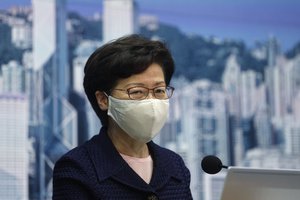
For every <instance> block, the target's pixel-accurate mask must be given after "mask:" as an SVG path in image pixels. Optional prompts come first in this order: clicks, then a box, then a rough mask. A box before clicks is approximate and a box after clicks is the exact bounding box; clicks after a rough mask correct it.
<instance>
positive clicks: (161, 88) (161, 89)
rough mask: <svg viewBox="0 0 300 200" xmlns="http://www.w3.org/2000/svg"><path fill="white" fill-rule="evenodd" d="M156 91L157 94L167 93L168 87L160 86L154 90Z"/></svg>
mask: <svg viewBox="0 0 300 200" xmlns="http://www.w3.org/2000/svg"><path fill="white" fill-rule="evenodd" d="M154 92H155V93H156V94H165V93H166V88H164V87H159V88H156V89H155V90H154Z"/></svg>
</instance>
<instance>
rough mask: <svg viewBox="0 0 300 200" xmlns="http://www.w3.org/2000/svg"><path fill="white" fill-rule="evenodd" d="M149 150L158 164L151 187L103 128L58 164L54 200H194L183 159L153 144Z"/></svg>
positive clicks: (54, 184) (54, 175) (155, 164)
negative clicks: (116, 147)
mask: <svg viewBox="0 0 300 200" xmlns="http://www.w3.org/2000/svg"><path fill="white" fill-rule="evenodd" d="M148 147H149V150H150V153H151V156H152V158H153V163H154V167H153V174H152V178H151V181H150V183H149V184H147V183H146V182H144V180H143V179H142V178H140V177H139V175H137V174H136V173H135V172H134V171H133V170H132V169H131V168H130V166H129V165H128V164H127V163H126V161H125V160H123V158H122V157H121V156H120V154H119V153H118V151H117V150H116V149H115V147H114V145H113V143H112V142H111V140H110V138H109V137H108V135H107V130H106V128H102V129H101V131H100V133H99V134H98V135H96V136H94V137H93V138H92V139H90V140H89V141H87V142H86V143H84V144H83V145H81V146H79V147H76V148H74V149H73V150H71V151H69V152H68V153H67V154H65V155H64V156H63V157H62V158H60V159H59V160H58V161H57V162H56V164H55V167H54V172H53V199H54V200H56V199H64V200H68V199H72V200H74V199H126V200H127V199H172V200H174V199H181V200H185V199H187V200H188V199H192V196H191V191H190V172H189V170H188V169H187V167H186V166H185V164H184V162H183V160H182V158H181V157H180V156H179V155H177V154H176V153H174V152H172V151H170V150H168V149H165V148H162V147H160V146H158V145H156V144H155V143H154V142H152V141H151V142H149V143H148Z"/></svg>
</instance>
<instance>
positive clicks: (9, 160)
mask: <svg viewBox="0 0 300 200" xmlns="http://www.w3.org/2000/svg"><path fill="white" fill-rule="evenodd" d="M0 127H1V131H0V199H5V200H16V199H24V200H26V199H28V140H27V139H28V100H27V98H26V96H24V95H23V94H10V93H0Z"/></svg>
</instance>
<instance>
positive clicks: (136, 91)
mask: <svg viewBox="0 0 300 200" xmlns="http://www.w3.org/2000/svg"><path fill="white" fill-rule="evenodd" d="M147 94H148V89H147V88H143V87H133V88H129V89H128V95H129V98H131V99H143V98H145V97H146V96H147Z"/></svg>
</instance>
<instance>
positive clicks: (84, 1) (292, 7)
mask: <svg viewBox="0 0 300 200" xmlns="http://www.w3.org/2000/svg"><path fill="white" fill-rule="evenodd" d="M30 2H31V0H0V9H6V8H8V7H10V6H12V5H30V4H31V3H30ZM136 2H137V4H138V6H139V11H140V14H150V15H155V16H157V17H158V19H159V21H160V22H163V23H167V24H170V25H174V26H177V27H178V28H179V29H180V30H181V31H182V32H183V33H186V34H197V35H201V36H204V37H210V36H216V37H219V38H221V39H225V38H228V39H236V40H243V41H245V42H246V44H247V45H248V46H249V47H251V46H252V45H253V44H254V43H255V41H265V40H267V39H268V38H269V37H270V36H275V37H276V38H277V39H278V41H279V43H280V44H281V47H282V49H283V51H285V50H287V49H290V48H292V47H293V46H294V45H295V44H296V43H297V42H299V41H300V1H299V0H136ZM68 8H69V9H70V10H75V11H78V12H79V13H80V14H82V15H86V16H88V15H91V14H93V13H95V12H99V13H102V0H68Z"/></svg>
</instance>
